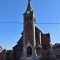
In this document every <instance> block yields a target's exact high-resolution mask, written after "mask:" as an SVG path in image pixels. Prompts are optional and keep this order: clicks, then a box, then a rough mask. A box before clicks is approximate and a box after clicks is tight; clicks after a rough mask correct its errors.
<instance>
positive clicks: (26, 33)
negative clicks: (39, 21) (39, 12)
mask: <svg viewBox="0 0 60 60" xmlns="http://www.w3.org/2000/svg"><path fill="white" fill-rule="evenodd" d="M23 19H24V20H23V32H22V36H21V38H20V39H19V41H18V42H17V45H16V46H14V47H13V59H14V60H39V58H40V57H42V56H47V55H48V51H49V50H51V44H50V42H51V41H50V34H49V33H47V34H44V33H43V32H42V31H41V30H40V29H39V28H38V27H36V17H35V13H34V10H33V9H32V6H31V3H30V0H28V5H27V9H26V11H25V13H24V14H23Z"/></svg>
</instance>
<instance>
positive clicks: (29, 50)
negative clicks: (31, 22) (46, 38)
mask: <svg viewBox="0 0 60 60" xmlns="http://www.w3.org/2000/svg"><path fill="white" fill-rule="evenodd" d="M31 55H32V48H31V47H30V46H28V47H27V56H31Z"/></svg>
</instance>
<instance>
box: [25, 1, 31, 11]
mask: <svg viewBox="0 0 60 60" xmlns="http://www.w3.org/2000/svg"><path fill="white" fill-rule="evenodd" d="M30 1H31V0H28V5H27V10H26V11H32V6H31V3H30Z"/></svg>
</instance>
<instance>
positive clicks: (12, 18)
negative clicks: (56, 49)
mask: <svg viewBox="0 0 60 60" xmlns="http://www.w3.org/2000/svg"><path fill="white" fill-rule="evenodd" d="M27 4H28V0H0V46H2V47H3V49H7V50H9V49H13V47H14V46H15V45H16V44H17V42H18V40H19V39H20V37H21V32H22V31H23V13H24V12H25V11H26V8H27ZM31 5H32V8H33V10H34V13H35V15H36V26H37V27H38V28H39V29H40V30H41V31H42V32H43V33H50V38H51V44H55V43H60V0H31ZM14 22H18V23H14ZM19 23H21V24H19ZM39 23H48V24H39ZM49 23H50V24H49Z"/></svg>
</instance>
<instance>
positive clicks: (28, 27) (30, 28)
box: [23, 0, 36, 58]
mask: <svg viewBox="0 0 60 60" xmlns="http://www.w3.org/2000/svg"><path fill="white" fill-rule="evenodd" d="M23 20H24V21H23V23H24V24H23V56H24V57H25V58H26V57H30V56H32V57H34V56H35V55H36V54H35V45H36V40H35V24H36V18H35V14H34V11H33V9H32V6H31V3H30V0H28V5H27V9H26V11H25V13H24V14H23Z"/></svg>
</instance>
